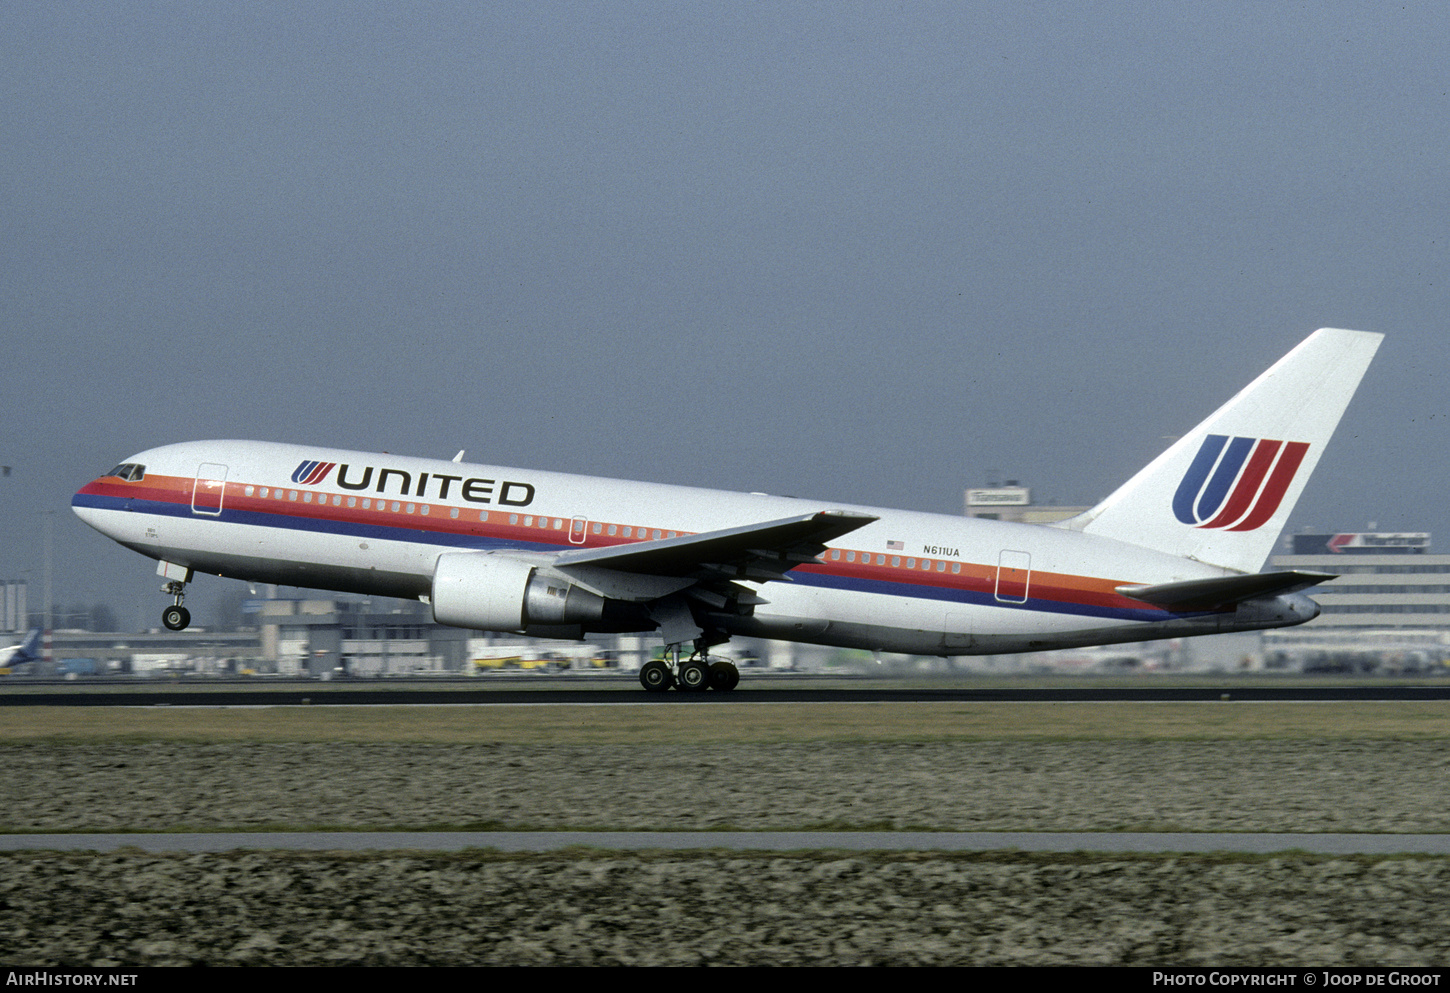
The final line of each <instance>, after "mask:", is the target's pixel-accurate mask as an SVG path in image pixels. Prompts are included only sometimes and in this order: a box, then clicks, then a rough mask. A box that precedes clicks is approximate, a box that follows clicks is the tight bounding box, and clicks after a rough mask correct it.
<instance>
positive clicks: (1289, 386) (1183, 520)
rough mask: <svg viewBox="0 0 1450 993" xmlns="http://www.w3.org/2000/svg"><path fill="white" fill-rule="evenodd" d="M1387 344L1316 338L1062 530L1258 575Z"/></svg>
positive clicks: (1360, 336) (1322, 334)
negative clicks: (1381, 346)
mask: <svg viewBox="0 0 1450 993" xmlns="http://www.w3.org/2000/svg"><path fill="white" fill-rule="evenodd" d="M1383 337H1384V336H1383V335H1379V334H1374V333H1371V332H1367V331H1342V330H1339V329H1336V328H1321V329H1320V330H1318V331H1316V332H1314V333H1313V334H1312V335H1310V336H1309V337H1308V338H1306V339H1304V341H1302V342H1300V343H1299V346H1298V347H1297V348H1295V349H1294V350H1293V351H1292V352H1290V353H1289V354H1288V355H1286V356H1284V357H1283V358H1282V359H1280V360H1279V361H1278V362H1276V363H1274V365H1273V366H1272V367H1271V368H1270V369H1269V370H1268V371H1267V372H1265V373H1264V374H1263V375H1262V376H1260V377H1259V378H1258V379H1256V380H1254V381H1253V382H1252V383H1250V384H1249V385H1248V386H1247V387H1246V388H1245V389H1244V390H1243V391H1242V392H1241V393H1239V395H1238V396H1236V397H1234V398H1233V399H1232V400H1230V401H1229V402H1228V403H1226V404H1224V405H1223V406H1222V407H1220V408H1219V409H1218V410H1217V411H1215V412H1214V413H1213V415H1212V416H1210V417H1209V418H1208V420H1206V421H1204V422H1203V423H1202V424H1200V425H1198V426H1197V427H1196V428H1194V429H1193V430H1192V431H1190V432H1189V433H1188V434H1186V435H1184V436H1183V437H1182V438H1180V439H1178V441H1177V442H1175V443H1174V444H1173V446H1172V447H1171V448H1169V449H1168V450H1167V451H1166V452H1164V453H1163V454H1162V455H1160V456H1158V458H1156V459H1154V460H1153V461H1152V462H1151V463H1149V465H1148V467H1147V468H1145V469H1143V470H1142V471H1141V472H1139V473H1138V474H1137V475H1136V476H1134V477H1133V478H1132V479H1130V480H1128V481H1127V482H1126V483H1124V484H1123V485H1122V486H1120V487H1119V488H1118V489H1117V491H1116V492H1115V493H1113V495H1112V496H1110V497H1108V498H1107V499H1106V500H1104V501H1103V502H1102V503H1100V504H1098V505H1097V506H1096V507H1094V508H1093V509H1092V510H1089V511H1088V512H1087V513H1085V514H1082V515H1081V516H1079V517H1076V518H1074V519H1073V520H1071V521H1065V522H1063V525H1062V526H1064V527H1069V528H1073V529H1075V530H1080V531H1083V532H1085V533H1087V534H1095V535H1101V536H1103V537H1107V538H1116V539H1118V540H1120V541H1127V542H1131V543H1133V544H1135V545H1142V546H1144V547H1147V548H1152V549H1155V550H1158V551H1164V552H1168V553H1170V554H1173V555H1180V556H1183V557H1185V558H1193V559H1197V560H1198V561H1201V562H1207V563H1210V564H1212V565H1218V566H1223V567H1224V568H1228V569H1236V570H1238V571H1240V572H1257V571H1258V570H1259V569H1260V568H1261V567H1262V566H1263V564H1264V560H1265V559H1267V558H1268V556H1269V552H1270V551H1272V550H1273V547H1274V542H1275V540H1276V539H1277V538H1278V536H1279V532H1280V531H1281V530H1283V527H1284V522H1285V521H1286V520H1287V519H1288V517H1289V513H1290V511H1292V510H1293V509H1294V504H1295V503H1296V502H1297V501H1298V499H1299V494H1300V493H1301V492H1302V491H1303V489H1304V484H1305V482H1306V481H1307V480H1308V479H1309V474H1310V473H1312V472H1313V471H1314V467H1315V465H1317V464H1318V462H1319V456H1320V455H1322V454H1323V452H1324V446H1325V445H1326V444H1327V443H1328V442H1329V438H1330V435H1332V434H1333V433H1334V429H1335V426H1336V425H1338V424H1339V418H1340V416H1341V415H1342V414H1343V413H1344V408H1345V407H1346V406H1348V404H1349V400H1350V397H1352V396H1354V391H1355V389H1356V388H1357V387H1358V386H1359V381H1360V379H1361V378H1362V377H1363V376H1364V373H1365V370H1366V369H1367V368H1369V363H1370V359H1372V358H1374V353H1375V350H1376V349H1378V348H1379V344H1380V339H1382V338H1383Z"/></svg>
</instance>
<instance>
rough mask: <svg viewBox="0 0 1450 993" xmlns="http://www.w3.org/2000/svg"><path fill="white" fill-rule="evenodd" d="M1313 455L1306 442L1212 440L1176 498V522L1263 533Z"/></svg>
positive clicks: (1214, 437) (1200, 452)
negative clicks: (1304, 464) (1302, 466)
mask: <svg viewBox="0 0 1450 993" xmlns="http://www.w3.org/2000/svg"><path fill="white" fill-rule="evenodd" d="M1308 451H1309V443H1308V442H1305V441H1289V442H1284V441H1274V440H1272V439H1269V438H1229V437H1228V436H1227V435H1222V434H1211V435H1208V436H1207V437H1205V438H1204V439H1203V444H1202V445H1201V446H1200V447H1199V449H1198V454H1197V455H1196V456H1194V458H1193V464H1192V465H1190V466H1189V467H1188V472H1186V473H1184V475H1183V481H1182V482H1180V483H1179V484H1178V492H1177V493H1175V494H1174V495H1173V516H1174V517H1177V518H1178V520H1179V521H1180V522H1182V523H1184V524H1191V525H1193V526H1194V527H1200V528H1219V529H1222V530H1226V531H1253V530H1255V529H1256V528H1259V527H1262V526H1263V525H1264V523H1265V522H1267V521H1268V520H1269V518H1271V517H1273V516H1274V511H1276V510H1278V509H1279V504H1280V502H1281V501H1282V500H1283V499H1284V494H1285V492H1286V491H1287V490H1288V489H1289V484H1290V483H1292V482H1293V481H1294V474H1295V473H1296V472H1298V471H1299V465H1300V463H1302V462H1303V461H1304V455H1305V453H1306V452H1308Z"/></svg>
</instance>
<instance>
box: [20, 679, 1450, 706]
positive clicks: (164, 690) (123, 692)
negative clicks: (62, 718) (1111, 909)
mask: <svg viewBox="0 0 1450 993" xmlns="http://www.w3.org/2000/svg"><path fill="white" fill-rule="evenodd" d="M22 686H23V684H10V687H7V688H14V689H17V690H19V689H21V687H22ZM1221 700H1238V701H1244V702H1291V701H1292V702H1329V701H1336V702H1347V701H1429V700H1450V685H1423V684H1421V685H1417V684H1406V683H1388V682H1387V683H1366V684H1360V685H1306V686H1295V685H1292V684H1290V685H1286V684H1282V683H1280V684H1275V685H1254V684H1253V683H1251V682H1244V683H1235V684H1227V683H1226V684H1224V685H1216V686H1182V685H1177V686H1174V685H1164V686H1112V685H1107V686H1103V685H1084V686H1073V687H1062V686H1043V687H1032V686H1017V687H981V688H973V687H971V686H963V685H960V684H956V685H952V686H946V687H933V686H926V687H901V686H899V685H896V686H881V685H879V684H873V683H871V682H865V681H863V682H861V683H859V684H854V685H846V686H842V685H841V684H840V683H839V682H836V683H835V685H832V686H829V687H824V686H815V687H813V686H809V685H804V686H803V685H801V684H800V683H799V682H796V681H791V682H790V683H787V682H785V681H783V680H781V681H777V680H761V681H760V683H759V684H757V685H755V686H749V685H748V683H745V682H743V683H742V684H741V687H740V689H738V690H736V691H735V692H732V693H713V692H712V693H679V692H668V693H646V692H645V691H644V690H642V689H641V688H640V687H639V686H638V684H635V683H634V682H633V681H632V680H608V681H603V680H596V681H593V684H592V685H590V686H588V687H580V688H574V687H564V686H557V685H556V686H554V687H529V686H523V687H521V686H518V685H516V684H515V685H509V684H502V685H499V684H496V685H492V686H485V687H475V686H456V685H454V686H442V687H437V688H433V687H428V688H419V687H417V686H416V684H415V685H412V686H406V687H404V686H383V687H376V686H369V685H366V684H364V685H359V684H357V683H302V684H291V685H285V686H272V687H266V688H261V689H254V688H251V687H242V686H237V685H225V684H221V685H216V684H214V685H211V686H206V687H202V686H196V685H177V684H174V683H173V684H168V685H165V686H157V687H154V688H153V687H148V686H145V685H138V684H136V683H95V684H89V685H84V686H76V687H74V688H70V687H67V688H64V689H61V688H54V689H52V688H49V687H40V686H34V685H31V686H24V687H23V691H21V692H4V693H0V707H27V706H29V707H40V706H44V707H155V706H172V707H288V706H337V705H341V706H404V705H414V706H420V705H426V706H440V705H486V704H512V705H519V704H574V705H583V704H597V705H624V704H638V705H647V706H701V705H708V704H714V705H724V706H728V705H738V704H746V703H932V702H939V703H963V702H970V703H994V702H995V703H1053V702H1059V703H1089V702H1101V701H1124V702H1139V703H1161V702H1209V701H1221Z"/></svg>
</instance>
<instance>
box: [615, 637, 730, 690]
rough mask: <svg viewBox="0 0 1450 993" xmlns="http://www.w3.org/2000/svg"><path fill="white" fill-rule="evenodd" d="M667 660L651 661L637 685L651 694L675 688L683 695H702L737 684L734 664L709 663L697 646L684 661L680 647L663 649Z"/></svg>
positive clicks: (671, 646)
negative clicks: (681, 658)
mask: <svg viewBox="0 0 1450 993" xmlns="http://www.w3.org/2000/svg"><path fill="white" fill-rule="evenodd" d="M665 654H666V656H667V658H668V661H666V659H653V660H651V661H649V662H646V663H645V664H644V665H643V666H642V667H641V668H640V670H639V682H640V685H641V686H643V687H644V688H645V689H647V690H649V691H650V692H651V693H663V692H664V691H665V690H667V689H669V688H670V687H672V686H673V687H674V688H675V689H677V690H679V691H680V692H682V693H703V692H704V691H705V690H719V691H720V692H722V693H723V692H726V691H728V690H733V689H734V688H735V687H736V686H737V685H738V684H739V683H740V670H739V669H737V668H735V664H734V663H733V662H727V661H725V660H724V659H719V658H717V659H715V660H714V661H711V660H710V657H709V656H708V655H707V654H705V649H704V648H703V647H700V646H699V645H698V644H697V646H696V651H695V653H694V654H693V655H691V656H690V657H689V658H687V659H685V660H684V661H683V662H682V661H680V646H679V645H667V646H665Z"/></svg>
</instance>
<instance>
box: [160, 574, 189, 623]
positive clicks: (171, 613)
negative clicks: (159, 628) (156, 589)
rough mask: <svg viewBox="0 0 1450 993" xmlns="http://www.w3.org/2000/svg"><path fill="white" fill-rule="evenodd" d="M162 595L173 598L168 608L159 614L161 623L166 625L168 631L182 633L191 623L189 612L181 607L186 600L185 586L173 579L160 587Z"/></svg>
mask: <svg viewBox="0 0 1450 993" xmlns="http://www.w3.org/2000/svg"><path fill="white" fill-rule="evenodd" d="M161 592H162V593H167V594H170V595H171V597H172V598H173V600H172V604H171V606H170V607H167V608H166V609H165V610H163V611H162V612H161V623H162V624H164V625H166V629H167V630H168V631H184V630H186V626H187V625H188V624H190V623H191V611H189V610H187V609H186V608H185V607H183V606H182V605H181V602H182V601H183V600H184V599H185V598H186V584H185V583H183V582H181V581H179V580H175V579H173V580H172V581H171V582H169V583H167V584H166V585H165V586H163V587H161Z"/></svg>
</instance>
